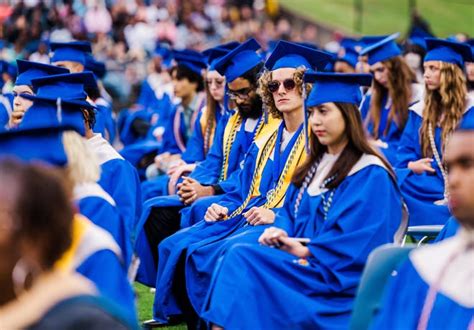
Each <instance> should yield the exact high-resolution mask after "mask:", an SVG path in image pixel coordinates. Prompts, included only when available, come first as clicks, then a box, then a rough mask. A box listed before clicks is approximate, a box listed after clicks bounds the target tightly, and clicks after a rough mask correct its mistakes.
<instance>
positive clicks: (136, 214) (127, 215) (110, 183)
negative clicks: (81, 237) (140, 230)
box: [99, 159, 142, 232]
mask: <svg viewBox="0 0 474 330" xmlns="http://www.w3.org/2000/svg"><path fill="white" fill-rule="evenodd" d="M99 185H100V186H101V187H102V188H103V189H104V190H105V191H107V192H108V193H109V195H110V196H112V198H113V199H114V200H115V203H116V205H117V208H118V209H119V211H120V214H121V215H122V217H123V219H124V221H125V223H126V226H127V229H128V230H129V232H133V228H134V226H135V223H136V222H137V221H138V219H139V218H140V213H141V203H142V198H141V191H140V179H139V177H138V173H137V171H136V169H135V168H134V167H133V166H132V165H131V164H130V163H129V162H128V161H126V160H123V159H112V160H109V161H108V162H106V163H104V164H102V175H101V177H100V180H99Z"/></svg>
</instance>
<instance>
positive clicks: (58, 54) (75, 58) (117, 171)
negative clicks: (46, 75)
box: [51, 41, 141, 232]
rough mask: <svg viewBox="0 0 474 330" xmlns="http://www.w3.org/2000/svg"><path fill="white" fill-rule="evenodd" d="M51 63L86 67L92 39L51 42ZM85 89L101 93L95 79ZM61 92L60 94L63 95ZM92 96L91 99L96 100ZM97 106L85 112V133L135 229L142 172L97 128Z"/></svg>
mask: <svg viewBox="0 0 474 330" xmlns="http://www.w3.org/2000/svg"><path fill="white" fill-rule="evenodd" d="M51 50H52V51H53V53H52V56H51V63H52V64H54V65H56V66H60V67H64V68H67V69H69V71H70V72H71V73H81V72H83V71H84V69H85V67H86V63H87V59H88V58H90V56H92V55H91V51H92V50H91V45H90V43H89V42H82V41H73V42H68V43H51ZM84 85H85V90H87V91H93V94H94V95H96V96H97V95H98V94H99V87H98V85H97V82H96V81H95V79H90V80H89V81H88V83H85V82H84ZM60 96H61V95H56V97H60ZM87 97H88V102H89V103H91V104H94V102H93V101H92V100H91V99H90V97H89V96H88V95H87ZM94 107H95V110H93V111H88V112H84V122H85V123H84V125H85V137H86V138H87V143H88V145H89V146H90V148H91V149H92V150H93V151H94V152H95V153H96V155H97V157H98V159H99V163H100V166H101V176H100V180H99V185H100V186H101V187H102V188H103V189H104V190H105V191H106V192H107V193H108V194H110V196H112V198H113V199H114V200H115V202H116V204H117V207H118V209H119V211H120V214H121V215H122V217H123V218H124V220H125V223H126V224H127V230H128V231H129V232H132V231H133V228H134V226H135V223H136V222H137V220H138V217H139V216H140V212H141V195H140V190H139V189H140V187H139V179H138V174H137V172H136V170H135V168H133V166H131V164H130V163H129V162H127V161H126V160H124V158H123V157H122V156H120V154H119V153H118V152H117V151H116V150H115V149H114V148H113V147H112V145H111V144H110V143H109V142H108V141H107V140H106V139H105V137H104V136H103V135H102V134H101V133H98V132H95V131H94V125H95V123H96V121H97V117H96V116H101V115H102V114H101V113H97V107H96V106H95V104H94Z"/></svg>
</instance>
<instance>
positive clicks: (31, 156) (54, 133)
mask: <svg viewBox="0 0 474 330" xmlns="http://www.w3.org/2000/svg"><path fill="white" fill-rule="evenodd" d="M27 113H28V112H27ZM65 129H66V128H65V127H57V128H44V129H29V128H27V129H14V130H10V131H3V132H0V158H1V157H15V158H18V159H20V160H22V161H25V162H30V161H42V162H46V163H48V164H51V165H56V166H64V165H65V164H66V163H67V155H66V152H65V150H64V146H63V142H62V133H63V131H64V130H65Z"/></svg>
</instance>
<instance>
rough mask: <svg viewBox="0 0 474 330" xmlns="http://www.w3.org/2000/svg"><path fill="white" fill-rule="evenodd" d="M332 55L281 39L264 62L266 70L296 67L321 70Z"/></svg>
mask: <svg viewBox="0 0 474 330" xmlns="http://www.w3.org/2000/svg"><path fill="white" fill-rule="evenodd" d="M332 58H333V55H331V54H329V53H326V52H324V51H320V50H317V49H314V48H309V47H306V46H302V45H299V44H296V43H292V42H288V41H284V40H281V41H280V42H278V44H277V46H276V47H275V50H274V51H273V53H272V54H271V55H270V57H269V58H268V59H267V61H266V62H265V67H266V68H267V69H268V70H276V69H281V68H298V67H301V66H303V67H305V68H306V69H317V70H323V69H324V67H325V66H326V64H327V63H328V62H329V61H330V60H331V59H332Z"/></svg>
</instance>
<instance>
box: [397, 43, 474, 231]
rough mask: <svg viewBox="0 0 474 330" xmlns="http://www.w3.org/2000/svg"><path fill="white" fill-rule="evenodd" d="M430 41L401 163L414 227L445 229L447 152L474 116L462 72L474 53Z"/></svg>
mask: <svg viewBox="0 0 474 330" xmlns="http://www.w3.org/2000/svg"><path fill="white" fill-rule="evenodd" d="M426 41H427V47H428V52H427V54H426V56H425V59H424V68H425V73H424V78H425V96H424V99H423V101H420V102H418V103H416V104H415V105H413V106H412V107H411V108H410V111H409V115H408V121H407V124H406V126H405V130H404V132H403V136H402V138H401V140H400V147H399V149H398V152H397V157H398V163H397V164H396V167H397V168H398V178H399V184H400V187H401V190H402V193H403V197H404V199H405V201H406V203H407V206H408V209H409V212H410V225H412V226H413V225H433V224H441V225H443V224H445V223H446V221H447V220H448V218H449V217H450V212H449V209H448V206H447V196H448V187H447V185H446V180H447V174H446V169H445V167H444V164H443V155H444V150H445V148H446V146H447V144H448V143H449V137H450V135H451V134H452V133H453V132H454V130H455V129H456V127H457V126H458V125H459V123H460V121H461V120H472V118H474V111H473V109H474V108H473V107H474V99H473V98H472V97H471V96H469V95H468V94H467V90H466V78H465V75H464V72H463V67H464V62H465V61H466V60H471V58H472V54H471V49H470V48H469V46H467V45H465V44H461V43H457V42H453V41H446V40H442V39H426Z"/></svg>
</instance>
